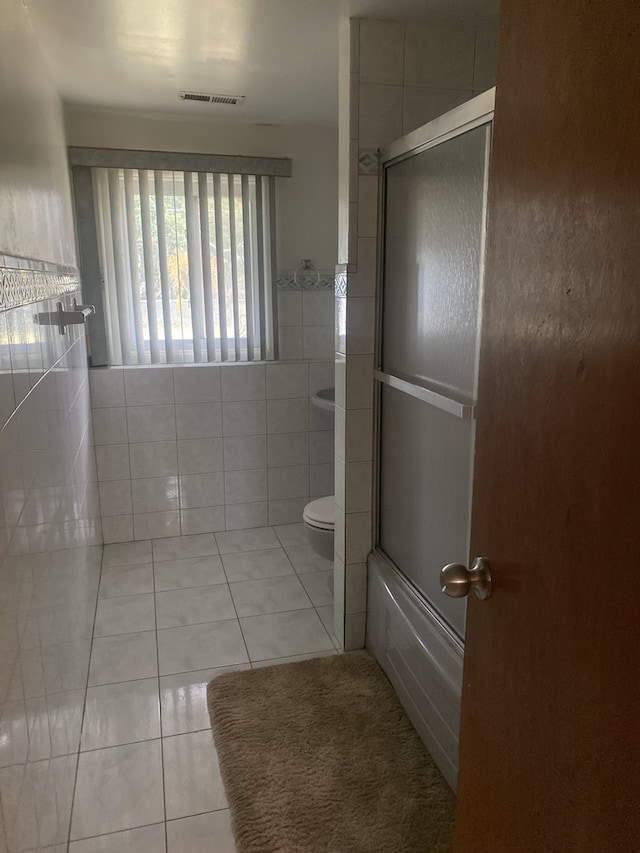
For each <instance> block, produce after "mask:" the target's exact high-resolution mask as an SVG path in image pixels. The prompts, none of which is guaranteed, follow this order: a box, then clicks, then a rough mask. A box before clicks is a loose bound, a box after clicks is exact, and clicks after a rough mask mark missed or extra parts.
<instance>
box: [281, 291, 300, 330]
mask: <svg viewBox="0 0 640 853" xmlns="http://www.w3.org/2000/svg"><path fill="white" fill-rule="evenodd" d="M301 325H302V293H301V292H300V291H297V292H296V291H290V292H289V291H286V290H285V291H280V292H279V293H278V326H301Z"/></svg>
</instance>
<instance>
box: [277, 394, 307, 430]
mask: <svg viewBox="0 0 640 853" xmlns="http://www.w3.org/2000/svg"><path fill="white" fill-rule="evenodd" d="M308 429H309V400H308V399H307V398H304V399H300V400H267V432H268V433H273V432H305V431H306V430H308Z"/></svg>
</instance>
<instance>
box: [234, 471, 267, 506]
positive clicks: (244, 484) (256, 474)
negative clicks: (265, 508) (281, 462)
mask: <svg viewBox="0 0 640 853" xmlns="http://www.w3.org/2000/svg"><path fill="white" fill-rule="evenodd" d="M224 484H225V485H224V497H225V503H226V504H227V505H228V504H246V503H254V502H256V501H266V500H267V469H266V468H257V469H253V470H247V471H226V472H225V475H224Z"/></svg>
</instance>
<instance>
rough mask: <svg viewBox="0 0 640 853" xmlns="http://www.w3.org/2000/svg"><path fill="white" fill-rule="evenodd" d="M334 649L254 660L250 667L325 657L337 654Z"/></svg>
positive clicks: (256, 667)
mask: <svg viewBox="0 0 640 853" xmlns="http://www.w3.org/2000/svg"><path fill="white" fill-rule="evenodd" d="M337 654H338V652H337V651H336V650H335V649H330V650H328V651H324V652H309V653H308V654H306V655H290V656H288V657H284V658H272V659H271V660H256V661H253V663H252V664H251V668H252V669H260V668H261V667H263V666H279V665H280V664H282V663H296V662H297V661H299V660H311V658H326V657H330V656H331V655H337Z"/></svg>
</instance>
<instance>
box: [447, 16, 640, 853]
mask: <svg viewBox="0 0 640 853" xmlns="http://www.w3.org/2000/svg"><path fill="white" fill-rule="evenodd" d="M639 96H640V4H638V3H637V2H633V0H606V2H603V0H564V2H562V3H558V2H557V0H502V11H501V33H500V58H499V67H498V84H497V100H496V112H495V124H494V146H493V156H492V168H491V177H490V189H489V231H488V256H487V268H486V278H485V288H486V290H485V308H484V316H483V330H482V349H481V356H480V377H479V394H478V421H477V441H476V469H475V479H474V504H473V518H472V537H471V541H472V546H471V547H472V554H471V556H476V555H482V556H484V557H486V558H487V559H488V560H489V561H490V564H491V568H492V573H493V582H494V591H493V595H492V597H491V598H490V599H489V600H488V601H484V602H481V601H478V600H471V599H472V596H470V601H469V608H468V618H467V644H466V655H465V669H464V686H463V700H462V729H461V748H460V773H459V788H458V807H457V825H456V844H455V850H456V853H471V851H473V853H502V851H504V853H519V851H532V853H533V851H535V853H542V851H553V853H562V851H569V850H571V851H590V853H601V851H615V853H632V851H639V850H640V811H639V808H638V803H639V800H640V589H639V584H638V557H639V554H640V97H639Z"/></svg>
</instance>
